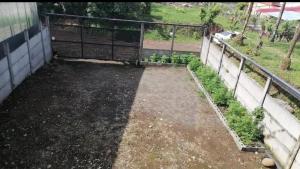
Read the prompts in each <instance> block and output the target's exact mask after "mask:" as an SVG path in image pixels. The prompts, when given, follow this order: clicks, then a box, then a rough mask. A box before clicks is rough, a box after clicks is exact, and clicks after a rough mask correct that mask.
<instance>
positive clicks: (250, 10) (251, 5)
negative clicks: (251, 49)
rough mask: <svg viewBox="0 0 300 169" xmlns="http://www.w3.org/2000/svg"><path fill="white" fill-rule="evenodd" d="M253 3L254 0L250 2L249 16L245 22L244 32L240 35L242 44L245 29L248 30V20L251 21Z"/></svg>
mask: <svg viewBox="0 0 300 169" xmlns="http://www.w3.org/2000/svg"><path fill="white" fill-rule="evenodd" d="M253 4H254V2H250V4H249V8H248V15H247V18H246V21H245V24H244V28H243V31H242V33H241V35H240V39H239V40H240V44H241V45H242V44H243V40H244V34H245V31H246V28H247V25H248V22H249V19H250V16H251V12H252V8H253Z"/></svg>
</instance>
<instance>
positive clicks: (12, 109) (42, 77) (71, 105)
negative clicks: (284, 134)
mask: <svg viewBox="0 0 300 169" xmlns="http://www.w3.org/2000/svg"><path fill="white" fill-rule="evenodd" d="M0 132H1V135H0V147H1V153H0V168H133V169H135V168H137V169H138V168H149V169H153V168H172V169H173V168H200V169H208V168H218V169H241V168H249V169H255V168H261V166H260V158H261V155H255V154H254V153H243V152H240V151H238V149H237V147H236V145H235V144H234V142H233V140H232V138H231V136H230V135H229V134H228V133H227V131H226V129H225V128H224V126H223V125H222V123H221V122H220V121H219V119H218V117H217V116H216V114H215V113H214V112H213V110H212V108H211V107H210V106H209V105H208V103H207V101H206V100H205V98H203V97H200V96H199V95H198V94H197V88H196V85H195V84H194V82H193V81H192V79H191V77H190V76H189V74H188V72H187V71H186V69H185V68H183V67H151V66H149V67H146V68H145V69H144V68H136V67H133V66H130V65H117V64H105V63H86V62H65V61H58V60H54V62H53V63H51V64H50V65H49V66H47V67H46V68H42V69H41V70H39V71H38V72H37V73H36V74H34V75H33V76H31V77H29V78H28V79H27V80H25V81H24V82H23V83H22V84H21V85H20V86H19V87H18V88H17V89H16V90H15V91H14V92H13V93H12V94H11V95H10V96H9V98H8V99H7V100H6V101H5V102H4V103H3V105H1V106H0Z"/></svg>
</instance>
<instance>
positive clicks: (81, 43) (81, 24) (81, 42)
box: [80, 19, 83, 58]
mask: <svg viewBox="0 0 300 169" xmlns="http://www.w3.org/2000/svg"><path fill="white" fill-rule="evenodd" d="M80 21H81V22H80V47H81V58H83V32H82V31H83V19H80Z"/></svg>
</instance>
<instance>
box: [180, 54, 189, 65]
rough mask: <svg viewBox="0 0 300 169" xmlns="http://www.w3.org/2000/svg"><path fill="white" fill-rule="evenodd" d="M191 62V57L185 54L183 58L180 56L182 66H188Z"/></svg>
mask: <svg viewBox="0 0 300 169" xmlns="http://www.w3.org/2000/svg"><path fill="white" fill-rule="evenodd" d="M189 61H190V55H186V54H184V55H181V56H180V62H181V63H182V64H188V63H189Z"/></svg>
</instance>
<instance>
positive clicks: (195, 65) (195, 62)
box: [189, 57, 202, 71]
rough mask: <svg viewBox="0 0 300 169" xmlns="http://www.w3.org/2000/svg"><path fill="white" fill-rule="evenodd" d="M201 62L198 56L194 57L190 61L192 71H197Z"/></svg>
mask: <svg viewBox="0 0 300 169" xmlns="http://www.w3.org/2000/svg"><path fill="white" fill-rule="evenodd" d="M201 65H202V64H201V62H200V60H199V59H198V58H196V57H192V58H191V60H190V62H189V67H190V69H191V70H192V71H196V70H197V68H198V67H199V66H201Z"/></svg>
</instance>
